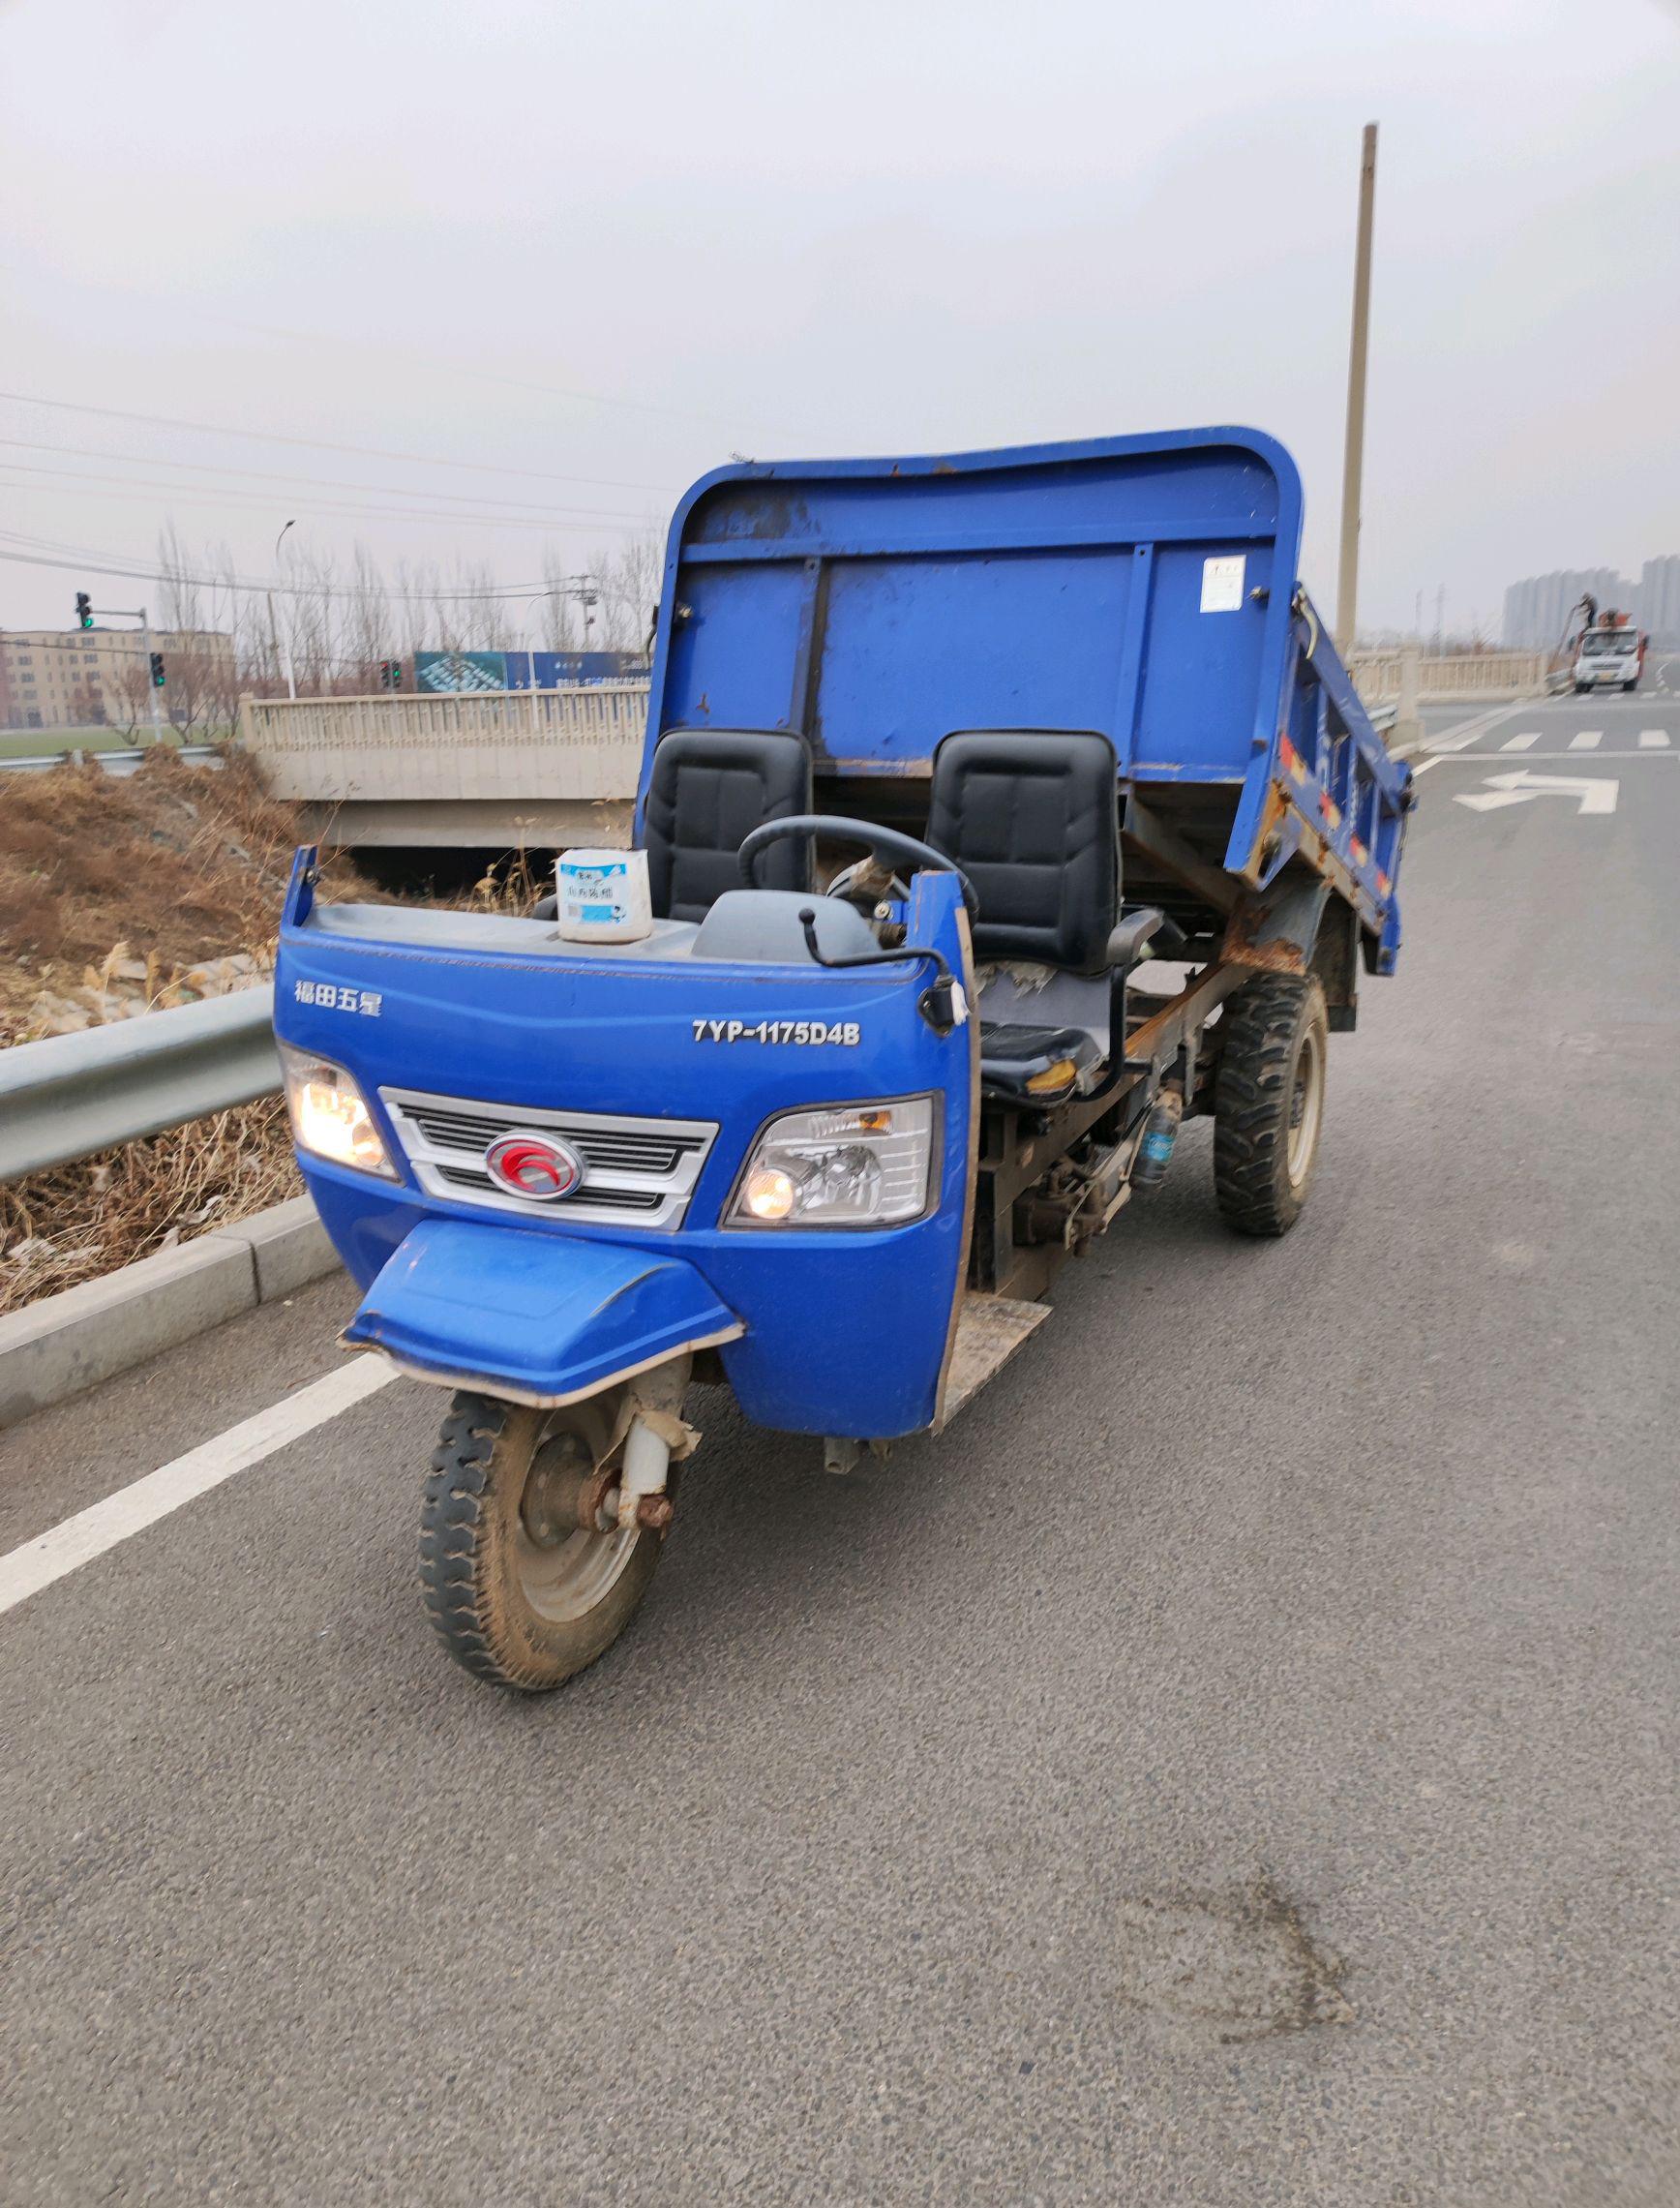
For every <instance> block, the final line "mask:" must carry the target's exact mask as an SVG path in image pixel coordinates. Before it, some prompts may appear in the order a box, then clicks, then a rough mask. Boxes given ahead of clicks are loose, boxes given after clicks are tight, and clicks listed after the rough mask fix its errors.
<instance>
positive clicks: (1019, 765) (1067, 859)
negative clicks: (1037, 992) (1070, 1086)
mask: <svg viewBox="0 0 1680 2208" xmlns="http://www.w3.org/2000/svg"><path fill="white" fill-rule="evenodd" d="M927 840H928V841H929V842H930V843H931V844H932V845H933V846H934V848H935V849H936V850H937V851H943V852H944V853H945V856H946V857H947V858H948V859H953V860H955V862H957V864H958V865H959V866H961V867H962V869H963V871H964V872H965V873H966V874H967V875H968V877H969V879H970V880H971V881H972V882H973V883H974V886H975V894H976V896H977V898H978V900H979V908H980V909H979V918H978V920H977V921H976V922H975V924H974V945H975V960H976V962H977V963H980V964H989V963H994V962H1002V961H1015V960H1018V961H1021V962H1023V963H1030V964H1034V965H1039V966H1052V967H1057V968H1060V969H1061V970H1062V971H1064V972H1066V973H1071V974H1081V975H1099V974H1103V973H1106V971H1107V968H1108V941H1109V937H1110V936H1111V935H1112V933H1113V932H1114V926H1115V923H1116V921H1117V919H1118V917H1119V911H1120V812H1119V799H1118V785H1117V779H1116V770H1115V759H1114V747H1113V745H1112V744H1111V743H1110V742H1109V741H1108V739H1107V738H1106V737H1105V736H1099V735H1098V734H1097V733H1096V732H1095V730H1057V729H966V730H963V731H961V732H959V733H958V734H956V735H954V736H947V737H946V738H945V741H944V742H943V743H942V744H941V745H940V747H939V750H938V751H937V752H936V753H935V755H934V764H933V784H932V789H931V791H930V793H929V803H928V819H927ZM1100 1055H1101V1052H1100V1050H1099V1048H1098V1045H1097V1044H1096V1042H1095V1039H1094V1037H1093V1036H1092V1035H1091V1033H1090V1032H1089V1031H1088V1030H1087V1029H1085V1028H1080V1027H1046V1026H1030V1025H1025V1024H1021V1023H1018V1022H1015V1021H994V1020H986V1019H984V1018H982V1020H981V1022H980V1087H981V1090H982V1092H983V1093H984V1094H986V1095H988V1096H993V1097H997V1098H1001V1099H1004V1100H1006V1101H1008V1102H1011V1103H1022V1104H1030V1103H1035V1102H1038V1101H1041V1100H1040V1099H1039V1098H1037V1097H1035V1094H1034V1092H1033V1091H1032V1090H1031V1089H1030V1088H1029V1086H1028V1083H1029V1082H1030V1081H1031V1080H1032V1079H1033V1078H1034V1077H1035V1075H1042V1074H1049V1073H1050V1072H1051V1071H1052V1070H1053V1068H1054V1067H1055V1066H1056V1065H1057V1063H1058V1061H1061V1060H1071V1061H1072V1063H1073V1066H1074V1068H1075V1070H1076V1072H1078V1073H1080V1074H1083V1073H1085V1072H1087V1071H1088V1070H1089V1069H1090V1068H1091V1067H1092V1066H1094V1065H1095V1063H1096V1062H1097V1059H1098V1058H1099V1057H1100Z"/></svg>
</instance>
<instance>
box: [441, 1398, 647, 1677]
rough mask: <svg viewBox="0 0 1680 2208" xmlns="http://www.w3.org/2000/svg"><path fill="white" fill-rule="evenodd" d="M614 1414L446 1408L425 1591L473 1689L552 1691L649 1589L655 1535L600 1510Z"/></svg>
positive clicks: (600, 1405)
mask: <svg viewBox="0 0 1680 2208" xmlns="http://www.w3.org/2000/svg"><path fill="white" fill-rule="evenodd" d="M610 1404H611V1399H608V1401H607V1402H603V1400H602V1399H601V1398H599V1397H597V1398H595V1399H593V1400H592V1401H590V1402H586V1403H581V1404H570V1405H568V1406H566V1407H565V1408H563V1409H560V1410H536V1409H530V1408H527V1407H526V1406H524V1405H521V1404H515V1403H504V1402H503V1401H502V1400H501V1399H500V1398H499V1397H495V1396H485V1395H471V1394H466V1393H463V1394H460V1395H457V1396H456V1398H455V1400H454V1402H453V1403H452V1404H451V1406H450V1408H449V1415H448V1417H447V1418H446V1419H445V1420H444V1422H443V1432H442V1434H441V1436H440V1437H439V1439H438V1444H437V1448H436V1450H435V1452H434V1454H433V1458H432V1470H431V1473H430V1475H429V1477H428V1479H427V1482H426V1499H425V1503H424V1506H423V1510H422V1514H421V1524H420V1584H421V1588H422V1591H423V1593H424V1596H425V1601H426V1609H427V1613H428V1615H429V1616H430V1618H431V1619H432V1622H433V1624H434V1625H435V1627H436V1629H437V1633H438V1635H439V1637H440V1639H441V1640H442V1642H443V1645H444V1647H445V1648H447V1649H448V1650H449V1653H450V1654H451V1655H452V1656H453V1657H454V1658H455V1660H456V1662H457V1663H458V1664H462V1665H465V1668H466V1670H467V1671H469V1672H471V1673H472V1674H473V1675H474V1677H475V1678H477V1679H489V1680H490V1681H492V1682H493V1683H494V1684H495V1685H496V1686H511V1687H518V1688H520V1689H522V1690H523V1691H524V1692H525V1693H527V1694H540V1693H543V1692H544V1691H546V1690H547V1689H548V1688H550V1687H555V1686H558V1685H560V1684H561V1682H562V1681H563V1680H565V1679H570V1678H571V1677H572V1675H573V1674H574V1673H575V1672H581V1671H582V1670H583V1669H584V1667H585V1665H586V1664H592V1663H593V1662H594V1660H595V1658H596V1657H597V1656H599V1655H601V1654H603V1653H604V1652H605V1650H607V1649H608V1648H611V1647H612V1645H613V1643H614V1642H615V1640H616V1639H617V1638H618V1636H619V1634H620V1633H622V1632H623V1630H624V1628H625V1626H626V1625H628V1624H629V1622H630V1620H631V1618H633V1617H634V1616H635V1614H636V1611H637V1608H638V1606H639V1604H640V1603H641V1600H642V1597H643V1596H644V1595H645V1593H646V1591H647V1583H648V1582H649V1580H650V1579H651V1578H652V1577H653V1567H654V1565H655V1564H656V1563H657V1562H658V1561H659V1535H658V1533H657V1532H655V1531H653V1530H651V1529H648V1528H645V1527H628V1528H625V1527H619V1526H617V1525H615V1524H613V1523H611V1520H610V1519H609V1517H608V1513H607V1511H606V1510H605V1509H604V1508H603V1507H602V1503H603V1499H604V1497H605V1494H606V1487H607V1483H606V1481H605V1480H604V1479H602V1478H600V1477H599V1476H598V1475H597V1474H596V1472H595V1467H596V1465H597V1464H598V1463H599V1462H600V1460H601V1458H602V1456H603V1455H604V1454H605V1452H606V1449H607V1445H608V1442H609V1439H610V1438H611V1423H610V1415H609V1411H610ZM615 1492H616V1491H615ZM603 1520H607V1521H608V1522H607V1523H606V1524H605V1525H603V1524H602V1521H603Z"/></svg>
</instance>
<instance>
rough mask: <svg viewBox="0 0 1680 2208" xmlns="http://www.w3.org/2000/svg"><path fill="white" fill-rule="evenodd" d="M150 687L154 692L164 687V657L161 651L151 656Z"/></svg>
mask: <svg viewBox="0 0 1680 2208" xmlns="http://www.w3.org/2000/svg"><path fill="white" fill-rule="evenodd" d="M152 687H153V689H154V690H161V689H162V688H163V687H164V655H163V653H162V652H161V651H154V652H153V654H152Z"/></svg>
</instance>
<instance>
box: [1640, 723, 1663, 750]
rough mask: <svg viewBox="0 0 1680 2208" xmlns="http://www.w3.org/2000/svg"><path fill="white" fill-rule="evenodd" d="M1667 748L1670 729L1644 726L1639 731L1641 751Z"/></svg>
mask: <svg viewBox="0 0 1680 2208" xmlns="http://www.w3.org/2000/svg"><path fill="white" fill-rule="evenodd" d="M1667 748H1668V731H1667V730H1666V729H1665V728H1642V729H1641V730H1640V731H1639V749H1640V750H1641V751H1666V750H1667Z"/></svg>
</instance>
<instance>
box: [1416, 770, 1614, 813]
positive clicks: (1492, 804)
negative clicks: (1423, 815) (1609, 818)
mask: <svg viewBox="0 0 1680 2208" xmlns="http://www.w3.org/2000/svg"><path fill="white" fill-rule="evenodd" d="M1620 787H1621V784H1620V783H1619V782H1606V781H1603V780H1600V779H1598V778H1596V777H1593V776H1589V775H1584V774H1531V773H1530V772H1529V771H1528V769H1527V768H1526V767H1519V768H1517V770H1516V771H1515V773H1513V774H1489V775H1488V777H1487V784H1486V788H1485V790H1484V791H1483V792H1481V793H1480V794H1479V795H1477V796H1475V797H1467V796H1466V795H1465V794H1464V792H1463V791H1461V790H1459V791H1455V792H1454V795H1453V802H1454V803H1455V805H1468V806H1469V807H1470V808H1471V810H1472V811H1473V812H1479V813H1491V812H1497V811H1498V810H1499V808H1500V807H1501V806H1502V805H1524V804H1527V802H1528V801H1529V800H1530V799H1531V798H1574V799H1575V801H1576V804H1575V813H1576V817H1577V818H1578V817H1579V816H1580V815H1581V814H1582V813H1613V812H1614V811H1615V809H1616V792H1617V790H1618V789H1619V788H1620Z"/></svg>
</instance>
